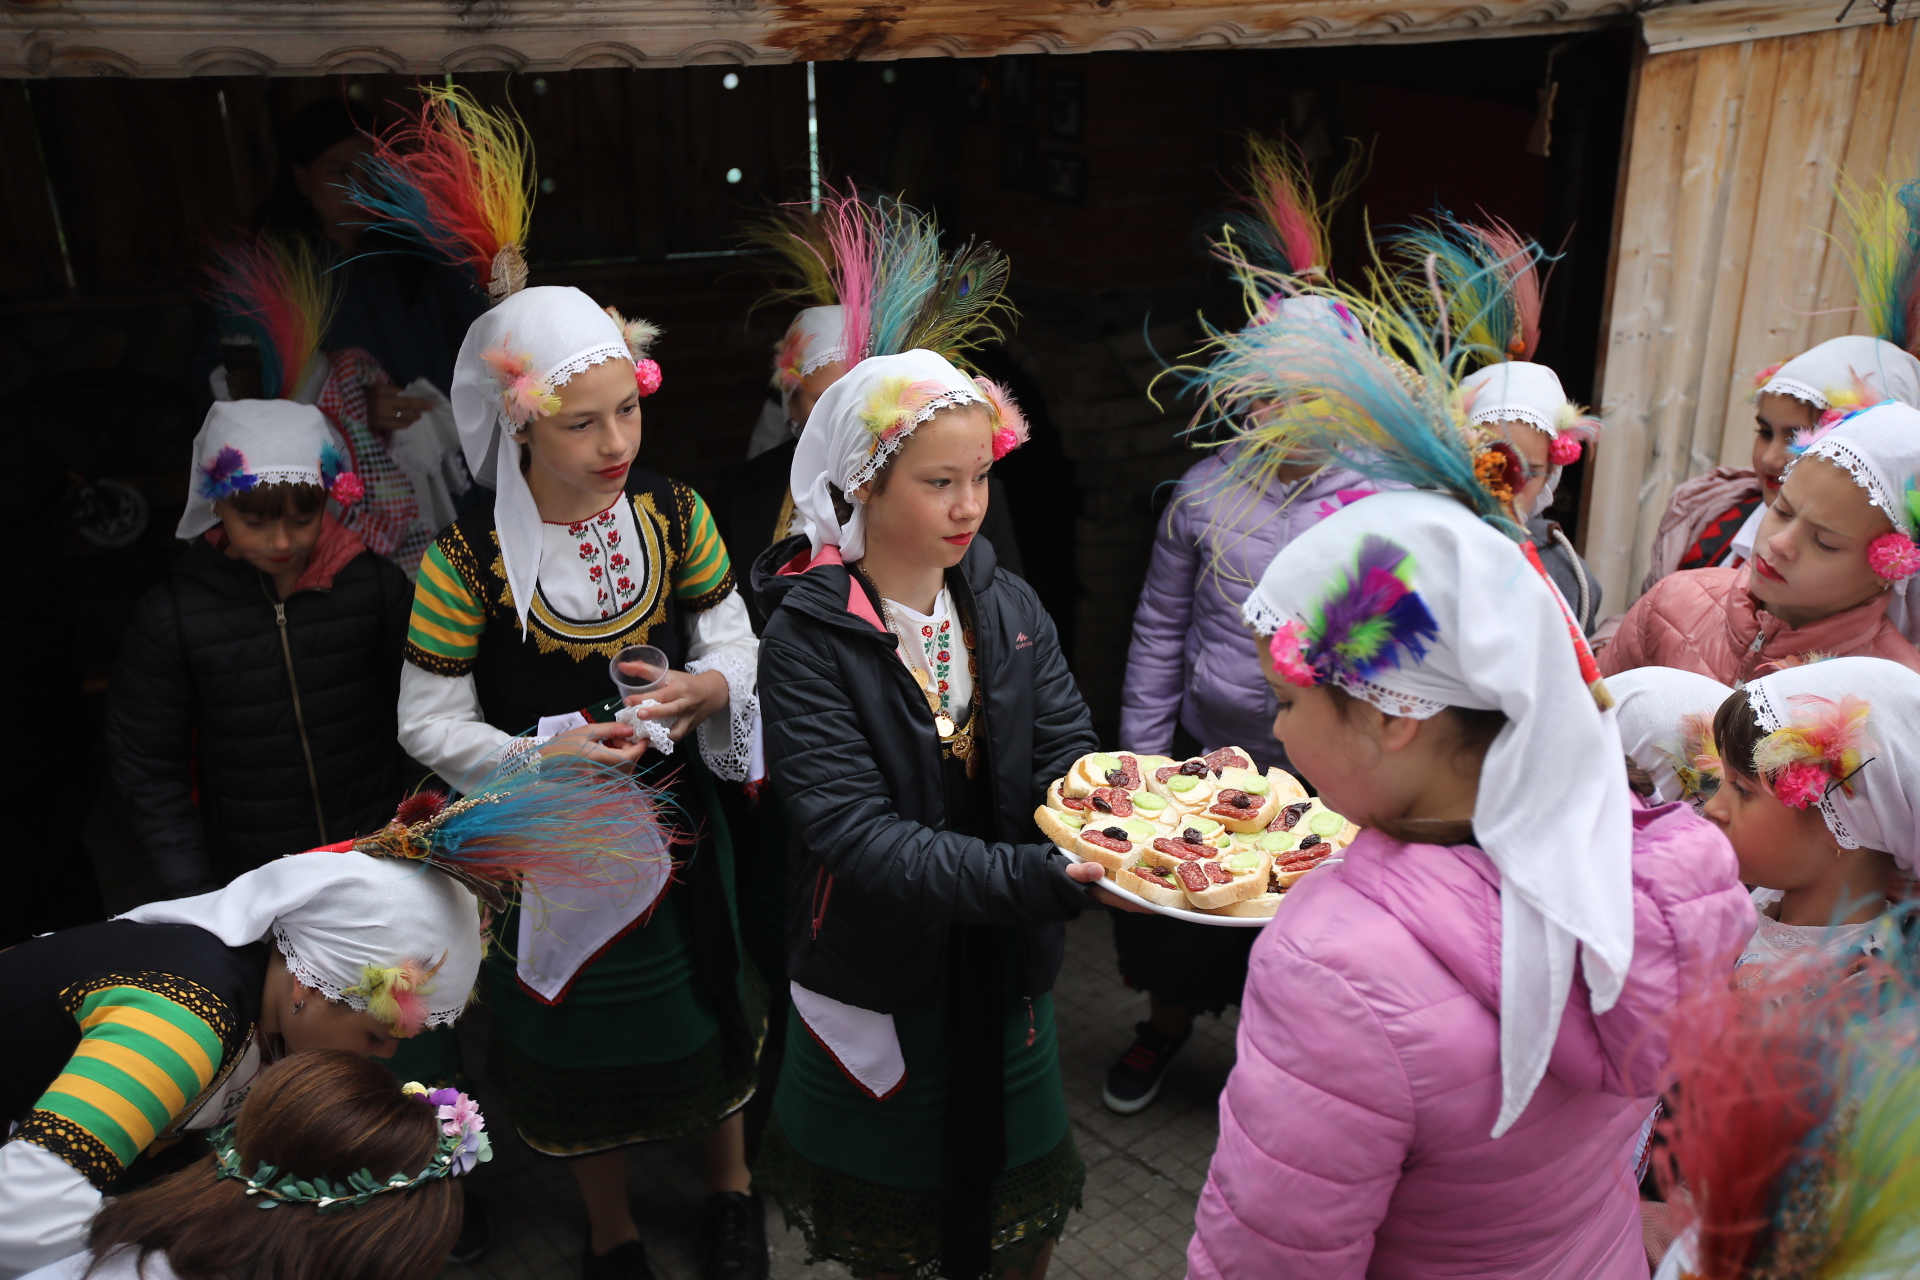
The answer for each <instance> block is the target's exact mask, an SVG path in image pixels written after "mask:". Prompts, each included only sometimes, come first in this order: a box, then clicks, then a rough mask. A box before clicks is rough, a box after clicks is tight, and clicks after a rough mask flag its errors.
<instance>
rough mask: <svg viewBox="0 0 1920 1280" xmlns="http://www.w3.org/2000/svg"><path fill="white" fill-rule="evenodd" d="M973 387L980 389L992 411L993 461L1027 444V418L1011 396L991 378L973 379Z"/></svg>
mask: <svg viewBox="0 0 1920 1280" xmlns="http://www.w3.org/2000/svg"><path fill="white" fill-rule="evenodd" d="M973 381H974V385H975V386H977V387H979V388H980V392H981V394H982V395H984V396H986V398H987V406H988V407H989V408H991V409H992V410H993V460H994V461H995V462H998V461H1000V459H1002V458H1004V457H1006V456H1007V455H1008V454H1009V453H1012V452H1013V451H1014V450H1015V449H1018V448H1019V447H1020V446H1021V445H1023V444H1025V443H1026V442H1027V437H1028V436H1029V435H1030V434H1031V432H1030V430H1029V429H1028V427H1027V417H1026V415H1025V414H1023V413H1021V412H1020V406H1019V405H1017V404H1015V403H1014V401H1013V396H1012V395H1011V394H1009V393H1008V391H1007V389H1006V388H1005V387H1003V386H1001V385H1000V384H999V383H997V382H995V381H993V379H991V378H975V379H974V380H973Z"/></svg>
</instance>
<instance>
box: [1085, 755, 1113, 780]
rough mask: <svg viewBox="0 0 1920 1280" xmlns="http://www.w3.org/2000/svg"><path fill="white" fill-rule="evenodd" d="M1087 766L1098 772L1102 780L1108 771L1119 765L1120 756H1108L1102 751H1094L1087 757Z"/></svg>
mask: <svg viewBox="0 0 1920 1280" xmlns="http://www.w3.org/2000/svg"><path fill="white" fill-rule="evenodd" d="M1087 766H1088V767H1089V768H1091V769H1092V770H1093V772H1094V773H1096V774H1098V775H1099V777H1100V779H1101V780H1102V781H1105V780H1106V776H1107V774H1108V772H1110V771H1111V770H1114V769H1118V768H1119V767H1120V757H1119V756H1110V755H1108V754H1107V753H1106V752H1104V751H1096V752H1094V753H1093V754H1092V755H1091V756H1088V757H1087Z"/></svg>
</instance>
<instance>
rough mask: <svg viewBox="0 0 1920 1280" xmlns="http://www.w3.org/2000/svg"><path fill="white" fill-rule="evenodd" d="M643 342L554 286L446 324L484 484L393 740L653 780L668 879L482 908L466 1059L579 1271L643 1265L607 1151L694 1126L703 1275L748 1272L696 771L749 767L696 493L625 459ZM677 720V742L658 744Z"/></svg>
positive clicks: (445, 556)
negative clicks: (552, 1210) (704, 1221)
mask: <svg viewBox="0 0 1920 1280" xmlns="http://www.w3.org/2000/svg"><path fill="white" fill-rule="evenodd" d="M653 336H654V330H653V329H652V328H651V326H648V325H646V324H645V323H644V322H638V321H635V322H631V323H628V322H624V321H621V320H620V319H619V318H618V316H617V315H610V313H609V312H608V311H605V310H603V309H602V308H600V307H599V306H597V305H595V304H594V302H593V301H592V300H591V299H589V298H588V297H587V295H585V294H584V293H581V292H580V291H579V290H577V289H570V288H555V287H543V288H534V289H526V290H523V291H521V292H518V293H515V294H513V295H512V296H510V297H508V298H507V299H506V300H504V301H503V302H501V303H500V304H499V305H498V306H496V307H495V308H494V309H493V310H492V311H490V312H489V313H488V314H487V315H485V316H483V317H481V318H480V319H479V320H478V321H476V322H475V323H474V325H473V327H472V329H470V330H469V332H468V334H467V339H466V342H465V344H464V345H463V346H462V348H461V351H460V355H459V359H458V361H457V363H456V366H455V370H454V388H453V403H454V412H455V415H456V417H457V419H458V422H459V426H460V433H461V439H462V443H463V445H464V447H465V449H466V454H467V460H468V463H469V464H470V466H471V467H472V469H473V471H474V474H475V475H476V477H478V478H479V479H480V480H481V481H482V482H483V483H487V484H490V485H492V486H493V487H494V489H495V494H496V496H495V499H494V505H493V509H492V510H491V511H482V512H478V513H475V514H473V515H470V516H468V517H466V518H463V519H462V520H460V521H459V522H457V523H456V524H454V525H453V526H452V527H451V528H449V529H448V530H447V531H446V532H445V533H444V534H442V535H441V537H440V539H439V541H438V542H437V543H436V544H435V545H434V547H433V548H432V549H431V550H430V551H429V552H428V553H427V555H426V558H425V559H424V560H423V561H422V564H421V572H420V577H419V581H418V585H417V590H416V595H415V603H414V614H413V622H412V627H411V630H410V632H409V636H408V642H407V648H406V656H407V665H406V668H405V670H404V672H403V673H402V677H401V696H400V736H401V742H402V744H403V745H404V746H405V747H406V749H407V750H408V751H409V752H410V753H411V754H412V755H413V757H414V758H415V759H417V760H419V761H421V762H422V763H424V764H427V765H429V766H430V767H432V768H433V769H434V770H435V771H436V772H437V773H439V775H440V776H441V777H443V778H445V779H447V780H448V781H449V782H451V783H452V784H453V785H454V786H456V787H464V786H466V785H468V783H469V781H470V780H471V779H473V778H475V777H477V776H480V775H481V774H483V773H484V772H485V771H486V770H488V769H489V768H492V767H494V766H496V765H498V764H499V763H501V762H502V761H506V762H509V763H518V764H521V765H523V766H524V767H526V768H540V767H542V762H543V760H544V761H549V762H551V763H548V764H547V765H546V766H545V767H548V768H552V767H558V766H559V764H560V759H561V758H564V757H568V756H575V755H580V756H585V757H586V758H588V759H590V760H594V761H597V762H602V763H608V764H630V765H632V766H633V767H635V768H636V769H637V770H638V771H639V772H640V773H641V775H642V776H643V777H644V778H645V779H646V781H647V782H649V783H650V784H652V785H655V786H659V787H661V788H663V789H666V790H668V791H670V792H671V793H672V796H673V798H674V800H675V802H676V803H677V804H678V805H679V807H680V809H681V811H682V813H683V814H684V819H683V821H682V822H681V824H680V825H681V828H682V829H681V831H680V832H679V833H678V835H677V836H676V841H677V843H676V846H675V852H676V856H677V859H678V860H679V861H680V869H679V872H678V875H677V876H676V877H675V883H674V885H673V887H672V889H671V891H670V892H669V891H668V889H667V883H666V879H665V878H664V877H658V878H656V879H654V880H652V881H649V882H648V883H647V884H645V885H642V886H640V887H639V888H638V889H637V890H636V891H635V892H633V893H631V894H629V895H626V896H624V897H623V898H621V899H620V900H618V901H608V900H606V899H604V898H602V899H599V900H596V901H593V902H587V903H584V904H583V906H582V909H579V910H574V911H569V912H567V913H566V914H565V915H561V916H552V917H550V916H549V915H548V914H547V913H546V912H545V911H544V910H535V909H531V908H528V909H525V910H516V911H514V912H511V913H510V914H509V915H508V916H507V917H506V918H504V919H503V920H502V921H500V922H499V923H498V924H497V925H496V929H497V930H498V932H499V934H500V937H501V941H502V943H503V946H502V947H501V948H500V949H499V951H497V952H496V953H495V954H494V955H493V956H492V957H490V958H489V960H488V962H487V971H488V979H489V1001H490V1004H491V1007H492V1009H493V1047H492V1049H491V1051H490V1054H489V1059H488V1074H489V1076H490V1078H491V1080H492V1081H493V1083H494V1084H495V1086H496V1087H498V1088H499V1089H500V1090H501V1092H502V1093H503V1095H505V1097H506V1098H507V1100H508V1102H509V1104H510V1105H511V1107H512V1111H513V1116H514V1120H515V1123H516V1126H517V1127H518V1129H519V1131H520V1135H521V1137H522V1138H524V1139H525V1140H526V1141H527V1142H528V1143H529V1144H530V1145H531V1146H533V1147H534V1148H535V1149H536V1150H538V1151H541V1152H543V1153H545V1154H548V1155H554V1156H564V1157H570V1158H572V1159H573V1166H574V1173H575V1176H576V1178H577V1180H578V1183H579V1186H580V1190H581V1194H582V1196H583V1198H584V1199H585V1201H586V1207H587V1212H588V1217H589V1220H590V1223H591V1240H590V1242H589V1246H588V1250H587V1262H586V1274H587V1275H588V1276H589V1277H592V1276H600V1275H605V1276H637V1275H644V1274H646V1261H645V1255H644V1253H643V1251H642V1249H641V1246H640V1243H639V1239H638V1231H637V1229H636V1227H635V1225H634V1222H633V1219H632V1217H631V1215H630V1213H629V1211H628V1207H627V1194H626V1183H625V1156H624V1153H623V1150H622V1149H623V1148H624V1147H626V1146H627V1145H629V1144H632V1143H637V1142H645V1141H652V1140H656V1139H661V1138H671V1137H678V1136H682V1135H686V1134H692V1133H699V1132H703V1131H705V1132H708V1133H709V1139H708V1154H709V1158H710V1160H711V1162H712V1166H713V1167H712V1186H713V1192H714V1197H713V1200H712V1201H711V1202H710V1206H709V1233H710V1247H709V1251H708V1252H709V1256H708V1263H707V1274H708V1275H709V1276H724V1277H729V1278H731V1277H738V1278H739V1280H752V1278H753V1277H759V1276H764V1275H765V1274H766V1252H765V1237H764V1233H763V1230H762V1228H761V1227H760V1221H759V1204H758V1202H757V1201H756V1200H753V1199H752V1198H751V1196H750V1185H749V1177H748V1174H747V1170H746V1165H745V1158H744V1152H743V1148H742V1140H741V1135H742V1128H741V1116H740V1114H739V1109H740V1107H741V1106H742V1105H743V1104H744V1103H745V1102H746V1101H747V1099H748V1098H749V1097H751V1095H752V1093H753V1082H754V1075H755V1057H756V1054H757V1051H758V1045H759V1039H760V1035H761V1031H762V1028H763V1027H764V995H763V992H762V990H761V988H760V986H759V984H758V983H757V982H755V981H753V980H752V976H751V970H750V966H747V965H744V964H743V963H742V962H741V959H740V953H739V948H738V930H737V924H736V921H735V911H734V906H733V886H732V885H731V883H730V882H729V875H730V868H731V866H732V858H731V854H730V851H729V847H728V835H727V830H726V826H725V822H724V820H723V819H722V818H721V816H720V812H719V809H718V807H717V804H716V802H715V792H714V787H713V777H714V776H718V777H721V778H725V779H729V780H732V781H742V780H745V779H746V778H747V776H748V773H749V763H750V761H749V756H750V751H749V746H750V742H751V735H752V729H753V722H754V719H755V717H756V716H757V714H758V706H757V702H756V699H755V665H756V661H757V653H758V648H757V643H756V641H755V640H754V637H753V632H752V629H751V627H750V625H749V623H748V620H747V612H746V609H745V607H744V605H743V604H742V603H741V601H740V598H739V596H738V594H737V593H736V592H735V590H734V581H733V572H732V569H731V567H730V565H729V563H728V560H727V553H726V548H725V546H724V545H723V544H722V543H721V541H720V538H719V535H718V534H717V533H716V532H715V530H714V527H713V520H712V517H711V516H710V515H709V514H708V512H707V507H706V504H705V503H704V502H703V501H702V500H701V499H700V497H699V495H698V494H696V493H694V492H693V490H692V489H690V488H688V487H687V486H685V485H683V484H680V483H679V482H677V481H673V480H669V479H667V478H666V477H665V476H661V475H656V474H654V473H652V472H646V471H641V470H638V469H637V468H635V467H634V466H633V459H634V456H635V454H636V453H637V452H638V450H639V447H640V403H639V402H640V398H641V396H642V395H643V394H646V393H648V392H651V391H652V390H653V389H654V388H655V387H657V386H658V385H659V378H660V372H659V367H658V366H657V365H655V364H654V363H653V361H651V360H649V359H646V358H645V350H646V346H647V344H648V343H649V342H651V340H652V338H653ZM635 644H650V645H653V646H655V647H657V648H659V649H661V650H663V651H664V652H665V653H666V654H667V656H668V659H669V665H670V666H671V667H672V668H674V669H673V670H672V671H670V672H669V673H668V675H667V676H666V683H665V685H664V686H663V687H662V688H660V689H658V690H655V691H654V692H653V693H651V694H649V695H648V700H647V701H646V702H644V703H642V700H641V699H638V698H634V699H629V701H631V702H634V703H639V704H641V705H636V706H632V707H628V708H624V709H619V708H620V702H619V699H618V698H617V697H610V696H609V695H612V694H614V693H615V690H614V688H613V686H612V684H611V681H610V679H609V675H608V663H609V661H610V659H612V658H613V656H614V655H616V654H618V653H619V652H620V651H621V650H622V649H623V648H625V647H626V646H628V645H635ZM616 709H617V710H616ZM615 714H617V715H618V716H619V719H618V720H615V719H613V716H614V715H615ZM696 729H697V741H698V747H699V749H698V751H687V750H684V749H681V748H684V747H685V746H690V745H692V742H693V739H692V738H690V736H689V735H691V734H693V733H694V732H695V731H696ZM548 896H549V897H550V898H551V897H552V896H553V895H551V894H549V895H548Z"/></svg>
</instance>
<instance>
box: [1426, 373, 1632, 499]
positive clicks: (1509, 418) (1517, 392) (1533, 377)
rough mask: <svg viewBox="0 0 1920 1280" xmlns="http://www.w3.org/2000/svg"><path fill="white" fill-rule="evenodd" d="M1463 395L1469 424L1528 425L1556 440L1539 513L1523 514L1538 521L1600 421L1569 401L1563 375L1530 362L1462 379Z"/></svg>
mask: <svg viewBox="0 0 1920 1280" xmlns="http://www.w3.org/2000/svg"><path fill="white" fill-rule="evenodd" d="M1460 391H1461V394H1462V396H1463V397H1464V399H1465V403H1466V410H1467V421H1468V422H1469V423H1471V424H1473V425H1475V426H1480V425H1486V424H1491V423H1496V422H1524V423H1526V424H1527V425H1528V426H1530V427H1532V428H1533V429H1534V430H1535V431H1538V432H1540V433H1542V434H1543V435H1545V436H1546V437H1547V439H1548V440H1549V441H1551V442H1552V443H1551V444H1549V445H1548V447H1547V459H1548V471H1547V482H1546V484H1544V485H1543V486H1541V489H1540V492H1539V494H1538V495H1537V496H1536V497H1535V498H1534V502H1533V510H1531V511H1527V512H1523V513H1522V514H1523V515H1524V516H1525V517H1526V518H1528V519H1532V518H1533V517H1534V516H1536V515H1538V514H1540V513H1541V512H1542V511H1545V510H1546V509H1547V507H1548V506H1550V505H1552V503H1553V491H1554V489H1555V488H1556V487H1558V485H1559V483H1560V473H1561V471H1562V470H1563V469H1565V467H1566V466H1567V464H1569V463H1571V462H1573V461H1574V460H1576V459H1577V458H1579V456H1580V446H1581V444H1582V442H1583V441H1587V440H1591V439H1592V438H1593V437H1594V435H1596V434H1597V433H1598V432H1599V430H1600V420H1599V419H1598V418H1594V417H1589V416H1588V415H1587V414H1586V413H1585V412H1584V411H1583V410H1582V409H1581V408H1580V406H1579V405H1577V404H1574V403H1573V402H1572V401H1570V400H1568V399H1567V393H1566V391H1564V390H1563V389H1562V388H1561V386H1560V376H1559V375H1558V374H1556V373H1555V372H1554V371H1553V370H1551V369H1549V368H1547V366H1546V365H1543V364H1534V363H1533V362H1532V361H1530V360H1505V361H1502V362H1501V363H1499V364H1490V365H1488V366H1487V367H1486V368H1484V369H1479V370H1476V371H1475V372H1473V373H1471V374H1468V375H1467V376H1466V377H1465V378H1462V379H1461V380H1460Z"/></svg>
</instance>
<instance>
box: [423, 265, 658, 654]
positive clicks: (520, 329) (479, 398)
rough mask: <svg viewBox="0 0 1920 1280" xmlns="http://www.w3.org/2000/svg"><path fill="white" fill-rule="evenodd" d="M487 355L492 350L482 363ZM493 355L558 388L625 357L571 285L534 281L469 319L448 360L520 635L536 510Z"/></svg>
mask: <svg viewBox="0 0 1920 1280" xmlns="http://www.w3.org/2000/svg"><path fill="white" fill-rule="evenodd" d="M488 357H494V362H493V363H490V362H489V359H488ZM501 357H505V358H506V359H507V360H510V361H513V362H515V363H516V364H517V365H523V366H524V368H525V376H526V377H527V378H529V379H531V380H532V383H533V384H539V385H538V386H537V387H536V388H535V389H536V390H542V389H544V390H553V391H558V390H559V389H560V388H561V387H563V386H565V385H566V384H567V382H568V381H569V380H570V379H571V378H572V377H573V375H574V374H576V373H579V372H580V371H581V370H583V369H590V368H592V367H593V366H594V365H597V364H602V363H604V362H606V361H608V360H626V361H629V362H630V361H631V360H632V359H633V355H632V352H631V351H630V350H629V349H628V346H627V340H626V337H625V335H624V334H623V333H622V332H621V330H620V326H619V325H618V324H616V323H614V320H613V317H612V316H609V315H608V314H607V313H606V311H605V310H604V309H602V308H601V306H600V305H599V304H598V303H596V302H595V301H594V300H593V299H592V298H589V297H588V296H587V295H586V294H584V293H582V292H580V290H578V289H574V288H569V287H567V286H563V285H541V286H538V287H536V288H532V289H522V290H521V291H520V292H518V293H516V294H514V295H512V296H511V297H509V298H506V299H505V300H503V301H502V302H501V303H500V304H499V305H498V306H496V307H494V308H493V310H491V311H489V312H487V313H486V314H485V315H483V316H481V317H480V318H479V319H478V320H475V321H474V322H473V324H472V326H471V327H469V328H468V329H467V337H466V341H464V342H462V343H461V344H460V355H459V357H458V359H456V360H455V362H454V366H453V416H454V422H455V423H456V424H457V425H458V427H459V428H460V445H461V448H462V449H463V450H464V451H465V452H466V455H467V467H468V469H469V470H470V471H472V473H473V478H474V479H476V480H478V481H479V482H480V483H481V484H484V485H489V486H491V487H492V489H493V495H494V496H493V523H494V529H495V531H496V533H497V534H498V535H499V538H500V558H501V561H502V562H503V563H504V564H505V565H506V570H507V585H508V587H509V588H511V589H512V591H513V606H514V609H515V610H516V611H517V612H518V614H519V618H520V630H521V633H522V634H523V635H524V634H525V633H526V626H527V610H528V609H529V608H531V607H532V604H533V593H534V591H535V590H536V589H537V586H538V583H539V581H540V547H541V543H542V541H543V538H542V536H541V528H540V509H539V507H537V506H535V505H534V501H533V493H532V492H531V491H530V490H529V489H528V488H527V479H526V477H525V476H524V475H522V474H521V473H520V447H521V446H520V439H519V437H518V436H517V435H516V434H515V432H516V431H518V430H519V428H518V427H516V426H515V424H514V422H513V421H512V419H510V418H509V417H508V414H507V407H506V401H505V400H504V399H503V396H506V395H509V394H511V388H510V387H509V386H507V385H503V375H502V374H501V373H500V372H499V370H498V369H497V368H496V365H497V364H498V363H499V360H500V358H501ZM523 357H524V359H522V358H523Z"/></svg>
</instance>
